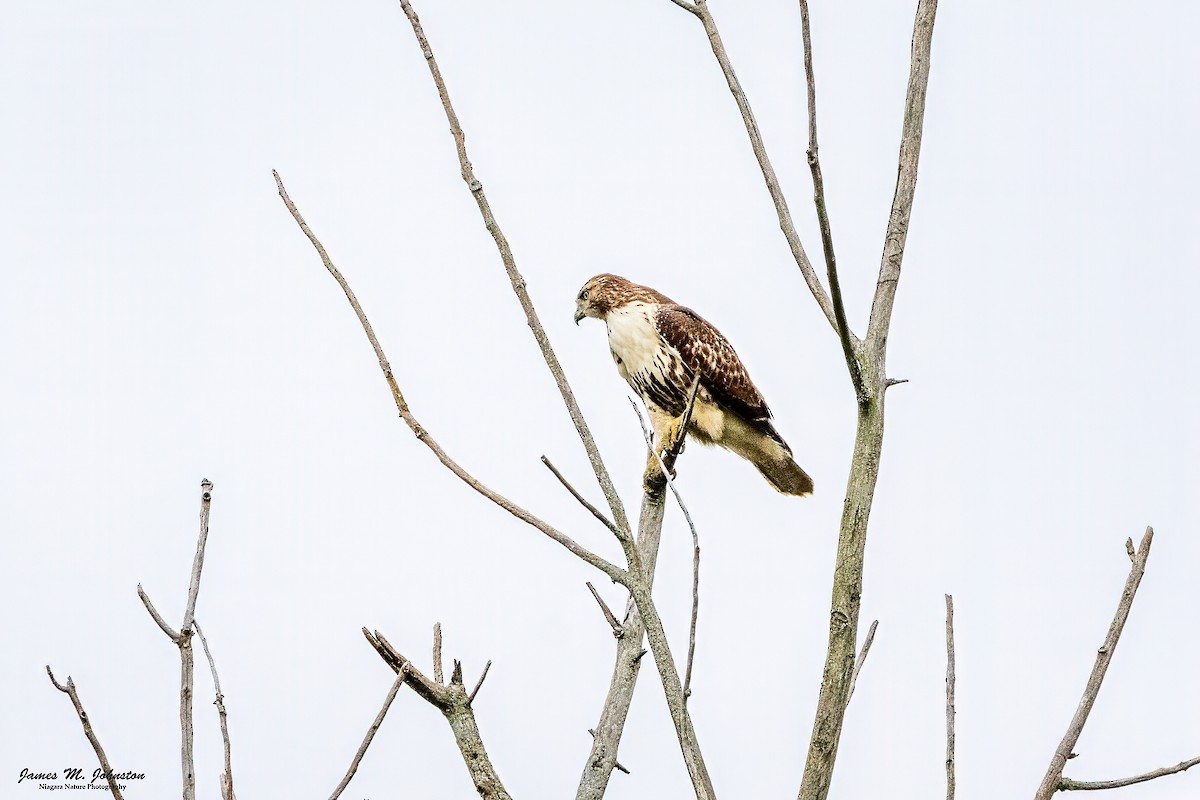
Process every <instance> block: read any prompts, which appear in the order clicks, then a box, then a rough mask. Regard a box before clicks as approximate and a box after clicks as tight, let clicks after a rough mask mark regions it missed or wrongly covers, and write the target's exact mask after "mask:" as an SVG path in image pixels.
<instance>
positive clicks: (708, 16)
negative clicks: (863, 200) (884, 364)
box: [677, 0, 839, 333]
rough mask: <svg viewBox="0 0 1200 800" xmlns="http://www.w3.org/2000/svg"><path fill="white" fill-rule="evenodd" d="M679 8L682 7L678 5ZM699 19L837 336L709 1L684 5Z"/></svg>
mask: <svg viewBox="0 0 1200 800" xmlns="http://www.w3.org/2000/svg"><path fill="white" fill-rule="evenodd" d="M677 5H680V4H679V3H677ZM684 8H687V10H688V11H690V12H691V13H692V14H694V15H695V16H696V17H697V18H699V20H700V22H701V23H702V24H703V25H704V33H705V34H706V35H707V36H708V43H709V46H710V47H711V48H712V52H713V55H714V56H715V57H716V59H717V64H719V65H720V67H721V72H722V74H724V76H725V82H726V84H728V86H729V92H730V94H732V95H733V99H734V101H735V102H736V103H737V106H738V110H739V111H740V112H741V114H742V122H743V123H744V124H745V126H746V134H747V135H748V136H749V137H750V147H751V149H752V150H753V151H754V157H755V158H756V159H757V160H758V167H759V169H760V170H761V171H762V175H763V180H764V181H765V182H766V184H767V192H768V194H770V196H771V202H772V203H773V204H774V205H775V215H776V216H777V217H778V218H779V229H780V230H781V231H783V237H784V239H786V240H787V243H788V248H789V249H790V250H791V252H792V258H793V259H794V260H795V262H796V266H797V267H799V268H800V274H801V275H802V276H803V277H804V282H805V283H806V284H808V289H809V291H810V292H812V296H813V299H814V300H816V301H817V305H818V306H819V307H820V308H821V312H822V313H823V314H824V315H825V319H827V320H828V321H829V324H830V326H831V327H832V328H833V330H834V332H835V333H836V332H837V331H838V330H839V328H838V323H837V316H836V315H835V313H834V310H833V303H832V301H831V300H830V299H829V295H828V294H827V293H826V292H825V287H824V286H822V285H821V278H820V277H819V276H818V275H817V271H816V270H815V269H813V265H812V262H811V261H809V259H808V254H807V253H806V252H805V251H804V245H803V244H802V243H801V242H800V234H798V233H797V232H796V225H795V223H794V222H792V212H791V211H790V210H789V209H788V204H787V198H786V197H785V196H784V194H783V187H782V186H781V185H780V183H779V178H778V176H776V174H775V167H773V166H772V165H771V159H770V157H769V156H768V155H767V148H766V145H765V144H763V138H762V133H761V132H760V131H759V129H758V123H757V122H756V121H755V119H754V111H753V110H752V109H751V108H750V101H749V100H748V99H747V97H746V92H745V91H744V90H743V89H742V84H741V82H740V81H739V80H738V78H737V74H736V73H735V72H734V70H733V64H731V63H730V61H729V54H728V53H727V52H726V51H725V44H724V42H722V41H721V32H720V30H718V29H717V22H716V20H715V19H714V18H713V15H712V11H711V10H709V7H708V3H707V2H706V0H696V3H695V5H693V6H692V7H690V8H688V7H687V6H684Z"/></svg>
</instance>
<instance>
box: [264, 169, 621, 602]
mask: <svg viewBox="0 0 1200 800" xmlns="http://www.w3.org/2000/svg"><path fill="white" fill-rule="evenodd" d="M272 174H273V175H274V176H275V184H276V186H277V187H278V189H279V196H280V197H281V198H282V199H283V203H284V205H285V206H287V210H288V211H289V212H290V213H291V215H292V218H293V219H295V220H296V224H297V225H299V226H300V230H301V231H303V233H304V235H305V236H306V237H308V240H309V241H310V242H311V243H312V245H313V247H314V248H315V249H316V251H317V254H318V255H319V256H320V257H321V263H323V264H324V265H325V269H327V270H328V271H329V274H330V275H332V276H333V278H334V280H336V281H337V282H338V285H339V286H341V287H342V291H343V292H344V293H345V295H346V299H347V300H349V301H350V306H351V308H353V309H354V313H355V315H356V316H357V317H358V321H359V323H360V324H361V325H362V328H363V332H364V333H366V335H367V339H368V340H369V341H370V343H371V347H373V348H374V350H375V356H376V358H377V359H378V360H379V368H380V369H381V370H382V371H383V377H384V379H385V380H386V381H387V384H388V388H389V389H391V391H392V399H393V400H394V401H395V403H396V408H397V410H399V412H400V418H401V419H403V420H404V422H405V424H406V425H408V427H409V429H410V430H411V431H412V432H413V435H414V436H416V437H417V439H418V440H419V441H420V442H421V443H422V444H424V445H425V446H426V447H428V448H429V449H430V450H431V451H433V454H434V455H435V456H436V457H437V459H438V461H440V462H442V465H443V466H445V467H446V468H447V469H449V470H450V471H451V472H453V473H454V475H455V476H457V477H458V479H459V480H461V481H462V482H463V483H465V484H467V486H470V487H471V488H472V489H474V490H475V491H476V492H478V493H479V494H481V495H483V496H484V497H486V498H487V499H489V500H491V501H492V502H493V503H495V504H496V505H498V506H500V507H501V508H503V509H504V510H505V511H507V512H508V513H510V514H512V515H513V516H514V517H516V518H517V519H519V520H521V521H522V522H525V523H527V524H529V525H532V526H533V527H534V528H537V529H538V530H539V531H541V532H542V533H544V534H546V536H549V537H550V538H551V539H553V540H554V541H556V542H558V543H559V544H560V545H562V546H563V547H565V548H566V549H567V550H569V551H570V552H571V553H572V554H574V555H575V556H577V557H578V558H580V559H582V560H583V561H584V562H585V563H588V564H591V565H592V566H593V567H595V568H597V569H599V570H600V571H601V572H603V573H604V574H605V575H608V576H609V577H610V578H612V579H613V580H614V581H616V582H618V583H622V584H623V583H625V581H626V576H625V570H623V569H621V568H620V567H617V566H616V565H614V564H610V563H609V562H608V561H605V560H604V559H603V558H601V557H600V556H598V555H596V554H595V553H593V552H591V551H590V550H587V549H586V548H584V547H582V546H580V545H579V544H577V543H576V542H575V541H574V540H573V539H571V538H570V537H569V536H567V535H566V534H564V533H562V532H561V531H559V530H558V529H556V528H555V527H554V526H552V525H550V524H549V523H547V522H544V521H542V520H541V519H539V518H538V517H536V516H534V515H533V514H531V513H529V512H528V511H526V510H525V509H523V508H521V507H520V506H518V505H517V504H516V503H514V502H512V501H511V500H509V499H508V498H506V497H504V496H503V495H501V494H499V493H497V492H494V491H492V490H491V489H489V488H488V487H487V486H485V485H483V484H482V483H481V482H480V481H479V480H477V479H476V478H475V477H474V476H473V475H471V474H470V473H469V472H467V471H466V470H465V469H463V468H462V467H461V466H460V465H459V464H458V462H457V461H455V460H454V459H452V458H451V457H450V456H449V455H448V454H447V453H446V451H445V450H443V449H442V447H441V445H439V444H438V443H437V441H435V440H434V438H433V437H432V436H430V435H429V432H428V431H427V430H426V429H425V428H424V427H423V426H422V425H421V423H420V422H418V421H417V418H416V417H415V416H413V414H412V412H411V411H409V408H408V402H407V401H406V400H405V399H404V394H403V393H402V392H401V391H400V386H399V384H397V383H396V376H395V375H394V374H393V373H392V367H391V364H390V363H389V362H388V358H387V354H386V353H384V351H383V347H382V346H381V345H380V344H379V340H378V339H377V338H375V330H374V328H372V327H371V322H370V320H368V319H367V315H366V312H364V311H363V309H362V306H361V305H359V302H358V298H357V297H355V296H354V292H353V290H351V288H350V284H349V283H348V282H347V281H346V278H345V277H344V276H343V275H342V273H341V272H340V271H338V268H337V267H335V266H334V265H333V262H332V261H331V260H330V258H329V254H328V253H327V252H326V251H325V247H324V246H323V245H322V244H321V242H320V240H319V239H317V236H316V234H314V233H313V232H312V229H311V228H309V227H308V223H306V222H305V221H304V217H303V216H301V214H300V210H299V209H298V208H296V204H295V203H293V202H292V200H291V198H290V197H289V196H288V193H287V189H286V188H284V185H283V180H282V179H281V178H280V177H279V173H278V172H272Z"/></svg>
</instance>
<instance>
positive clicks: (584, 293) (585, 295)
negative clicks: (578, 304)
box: [579, 289, 588, 300]
mask: <svg viewBox="0 0 1200 800" xmlns="http://www.w3.org/2000/svg"><path fill="white" fill-rule="evenodd" d="M579 299H580V300H587V299H588V290H587V289H584V290H583V291H582V292H580V293H579Z"/></svg>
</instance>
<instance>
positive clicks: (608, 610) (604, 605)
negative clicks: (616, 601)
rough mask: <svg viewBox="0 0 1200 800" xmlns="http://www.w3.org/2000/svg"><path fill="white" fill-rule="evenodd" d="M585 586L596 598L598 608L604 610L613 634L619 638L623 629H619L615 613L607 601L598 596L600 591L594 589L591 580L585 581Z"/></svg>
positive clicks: (619, 625) (619, 624)
mask: <svg viewBox="0 0 1200 800" xmlns="http://www.w3.org/2000/svg"><path fill="white" fill-rule="evenodd" d="M587 587H588V591H589V592H591V593H592V597H594V598H596V602H597V603H598V604H599V605H600V610H601V611H602V612H604V619H605V620H607V622H608V624H609V626H611V627H612V631H613V636H616V637H617V638H620V637H621V636H622V635H623V634H624V633H625V631H623V630H622V629H621V623H619V622H617V617H616V615H614V614H613V612H612V609H611V608H609V607H608V603H605V602H604V598H603V597H601V596H600V593H599V592H597V591H596V587H595V586H592V582H591V581H588V582H587Z"/></svg>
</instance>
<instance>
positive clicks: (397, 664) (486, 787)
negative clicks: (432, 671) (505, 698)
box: [362, 628, 511, 800]
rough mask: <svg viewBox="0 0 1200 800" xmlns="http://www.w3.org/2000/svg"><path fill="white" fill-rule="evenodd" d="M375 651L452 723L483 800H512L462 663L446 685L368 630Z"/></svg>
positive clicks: (367, 633) (368, 639) (369, 640)
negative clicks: (487, 741)
mask: <svg viewBox="0 0 1200 800" xmlns="http://www.w3.org/2000/svg"><path fill="white" fill-rule="evenodd" d="M362 632H363V636H365V637H366V638H367V641H368V642H370V644H371V646H372V647H373V648H375V652H376V653H378V654H379V657H380V658H382V659H383V660H384V663H386V664H387V665H388V666H389V667H391V668H392V670H393V671H395V672H396V673H397V674H400V673H401V672H403V673H405V674H407V676H408V679H407V681H406V682H407V683H408V685H409V686H410V687H411V688H412V690H413V691H414V692H416V693H417V696H419V697H420V698H422V699H423V700H425V701H426V702H428V703H429V704H430V705H432V706H434V707H435V708H437V709H438V710H439V711H441V712H442V715H443V716H445V717H446V721H447V722H449V723H450V730H451V732H452V733H453V734H454V741H455V744H457V745H458V750H459V752H460V753H461V754H462V757H463V762H464V763H466V765H467V772H468V773H469V774H470V776H471V780H472V782H473V783H474V784H475V791H476V792H477V793H478V794H479V796H480V797H481V798H483V800H511V797H510V795H509V794H508V791H507V790H505V788H504V784H502V783H501V782H500V776H499V775H498V774H496V769H495V767H493V766H492V760H491V758H489V757H488V754H487V750H486V749H485V748H484V746H483V738H482V737H481V736H480V735H479V726H478V725H477V724H476V723H475V712H474V710H473V709H472V708H471V702H470V697H469V696H468V695H467V691H466V689H465V688H463V685H462V664H460V663H459V662H457V661H455V662H454V673H453V675H452V676H451V678H450V683H449V685H442V684H441V682H440V681H439V682H435V681H432V680H430V679H429V678H427V677H426V676H424V675H422V674H421V671H420V670H418V669H417V668H416V667H414V666H413V665H412V663H411V662H410V661H409V660H408V659H406V658H405V657H404V656H402V655H400V654H399V653H398V652H396V649H395V648H394V647H392V645H391V644H390V643H389V642H388V640H387V639H385V638H383V635H382V634H380V633H379V631H375V632H374V633H373V634H372V633H371V632H370V631H368V630H367V629H366V628H363V629H362Z"/></svg>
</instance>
